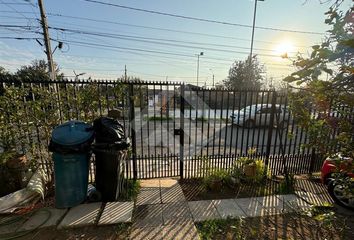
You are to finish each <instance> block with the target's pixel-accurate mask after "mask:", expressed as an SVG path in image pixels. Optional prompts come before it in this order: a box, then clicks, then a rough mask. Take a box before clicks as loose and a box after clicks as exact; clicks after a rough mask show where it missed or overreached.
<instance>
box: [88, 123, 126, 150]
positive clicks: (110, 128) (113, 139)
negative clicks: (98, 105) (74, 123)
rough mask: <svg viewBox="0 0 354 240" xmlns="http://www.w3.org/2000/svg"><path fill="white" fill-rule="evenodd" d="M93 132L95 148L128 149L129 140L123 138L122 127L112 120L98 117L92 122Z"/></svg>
mask: <svg viewBox="0 0 354 240" xmlns="http://www.w3.org/2000/svg"><path fill="white" fill-rule="evenodd" d="M93 128H94V131H95V139H96V143H95V146H96V147H98V148H105V147H112V146H115V147H119V148H121V149H126V148H128V147H129V145H130V143H129V139H128V138H127V137H126V136H125V133H124V126H123V125H122V124H121V123H120V122H118V121H117V120H116V119H114V118H109V117H100V118H98V119H96V120H95V121H94V122H93Z"/></svg>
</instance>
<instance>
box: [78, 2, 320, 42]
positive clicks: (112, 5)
mask: <svg viewBox="0 0 354 240" xmlns="http://www.w3.org/2000/svg"><path fill="white" fill-rule="evenodd" d="M82 1H85V2H90V3H96V4H100V5H106V6H111V7H118V8H123V9H128V10H133V11H139V12H146V13H151V14H158V15H163V16H169V17H175V18H182V19H188V20H195V21H200V22H208V23H217V24H223V25H229V26H236V27H246V28H252V26H251V25H247V24H240V23H230V22H223V21H218V20H212V19H205V18H197V17H191V16H185V15H178V14H173V13H166V12H160V11H155V10H147V9H142V8H135V7H129V6H124V5H120V4H115V3H107V2H101V1H96V0H82ZM255 28H257V29H262V30H271V31H279V32H292V33H302V34H313V35H323V33H320V32H313V31H300V30H291V29H281V28H273V27H259V26H258V27H255Z"/></svg>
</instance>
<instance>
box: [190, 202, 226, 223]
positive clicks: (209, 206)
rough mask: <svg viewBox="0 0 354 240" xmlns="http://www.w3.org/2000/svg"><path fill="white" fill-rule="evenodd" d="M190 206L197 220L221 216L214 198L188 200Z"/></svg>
mask: <svg viewBox="0 0 354 240" xmlns="http://www.w3.org/2000/svg"><path fill="white" fill-rule="evenodd" d="M188 206H189V209H190V210H191V213H192V216H193V219H194V221H195V222H201V221H205V220H210V219H219V218H220V215H219V213H218V211H217V210H216V208H215V206H214V204H213V202H212V200H204V201H192V202H188Z"/></svg>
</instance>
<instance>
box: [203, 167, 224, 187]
mask: <svg viewBox="0 0 354 240" xmlns="http://www.w3.org/2000/svg"><path fill="white" fill-rule="evenodd" d="M229 179H230V174H229V173H228V172H227V171H226V170H222V169H218V170H215V171H213V172H212V173H210V175H208V176H206V177H205V178H204V179H203V182H204V185H205V187H207V188H208V189H211V190H215V189H214V188H215V187H224V186H225V185H226V184H227V183H228V182H229Z"/></svg>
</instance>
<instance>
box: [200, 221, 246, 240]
mask: <svg viewBox="0 0 354 240" xmlns="http://www.w3.org/2000/svg"><path fill="white" fill-rule="evenodd" d="M196 227H197V229H198V232H199V235H200V237H201V239H216V237H219V236H220V237H221V235H223V234H224V233H227V238H226V239H242V238H241V236H240V233H241V227H242V219H241V218H239V219H217V220H208V221H205V222H199V223H197V224H196ZM230 237H232V238H230ZM235 237H236V238H235ZM238 237H240V238H238Z"/></svg>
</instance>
